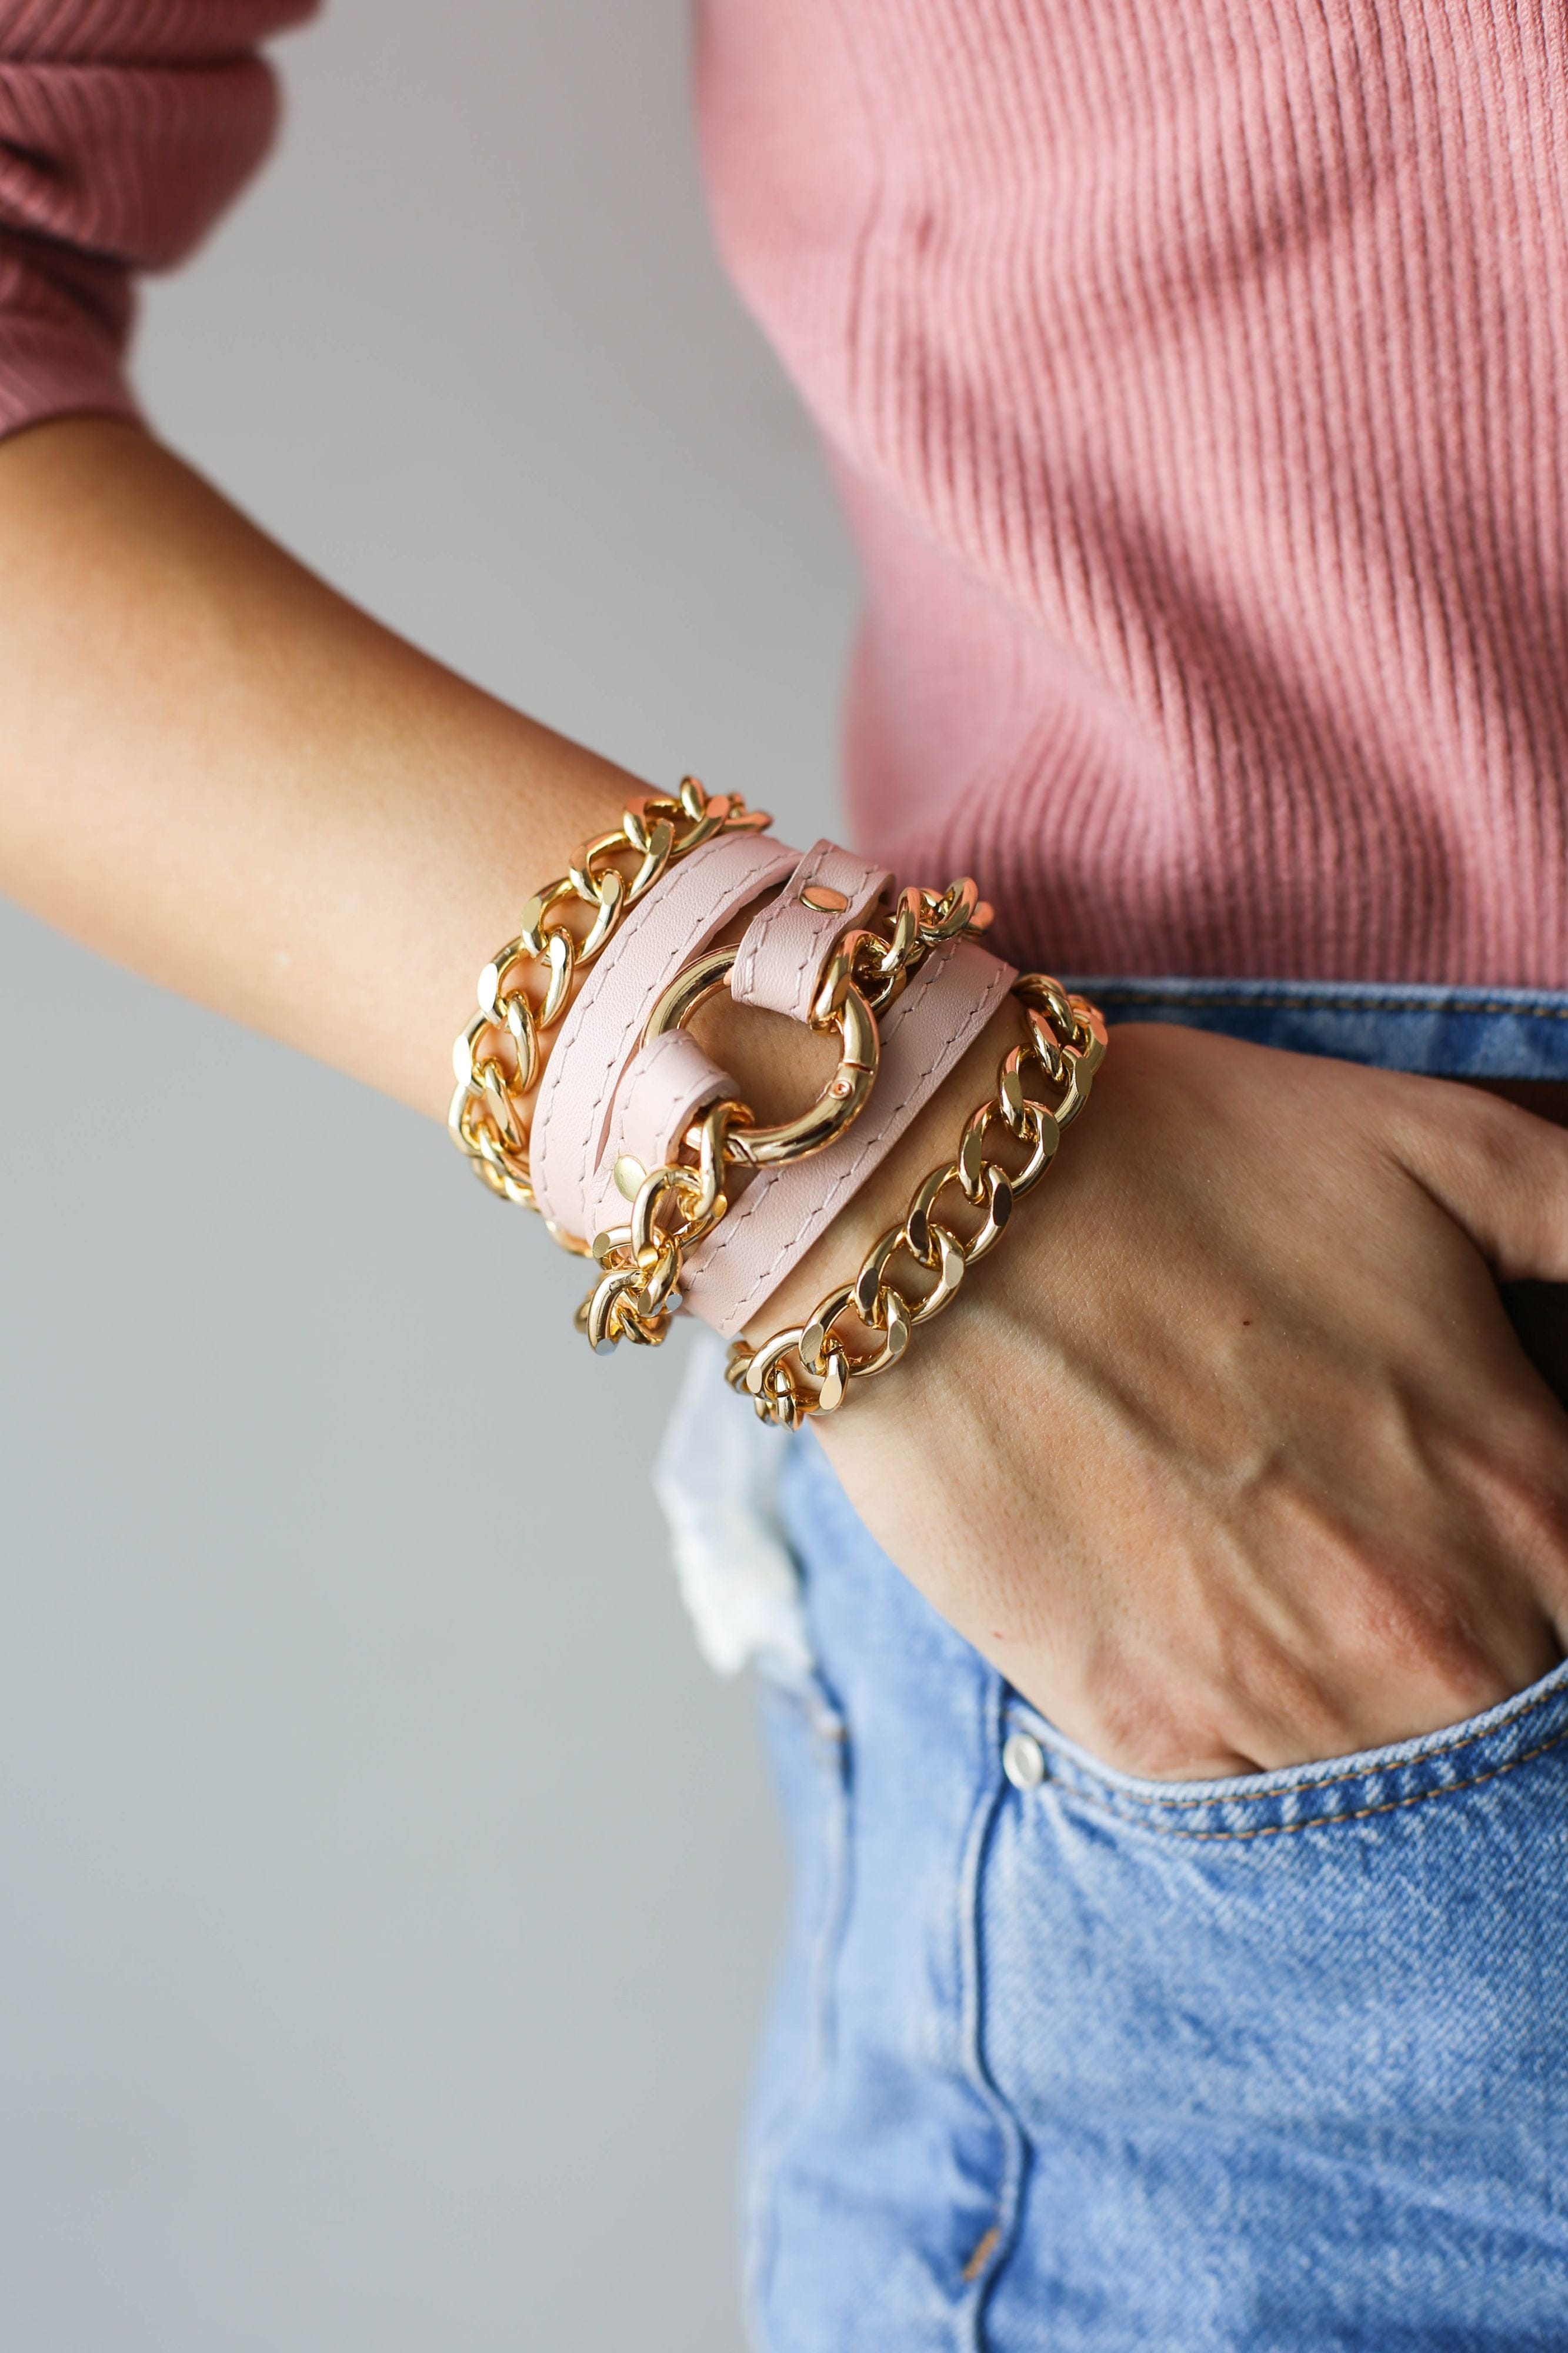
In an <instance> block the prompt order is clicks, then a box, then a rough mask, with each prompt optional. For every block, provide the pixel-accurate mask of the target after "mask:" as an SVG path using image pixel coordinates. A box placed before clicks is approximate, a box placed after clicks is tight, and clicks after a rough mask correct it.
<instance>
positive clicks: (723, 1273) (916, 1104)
mask: <svg viewBox="0 0 1568 2353" xmlns="http://www.w3.org/2000/svg"><path fill="white" fill-rule="evenodd" d="M1016 978H1017V974H1016V972H1015V971H1014V970H1013V967H1012V966H1011V965H1005V964H1003V963H1001V962H1000V961H999V959H998V958H997V957H995V956H994V955H989V954H988V953H987V951H986V950H985V949H984V948H981V947H976V946H975V944H974V943H973V941H972V940H955V941H954V942H953V943H952V945H951V946H949V947H944V948H938V949H937V950H936V951H935V953H934V954H933V955H931V956H930V957H929V958H928V959H927V961H926V962H925V963H924V964H923V965H921V969H920V970H919V972H917V973H916V975H915V976H914V978H913V979H912V980H911V981H910V985H909V987H907V988H906V989H905V991H904V993H903V995H902V996H901V997H896V998H895V999H894V1001H893V1003H892V1004H891V1005H890V1006H889V1008H888V1010H887V1012H886V1013H885V1014H884V1015H883V1016H882V1018H881V1022H880V1024H879V1027H880V1030H881V1039H882V1059H881V1066H880V1068H879V1071H878V1073H877V1083H876V1085H875V1087H873V1089H872V1091H871V1100H870V1102H869V1103H868V1104H867V1105H866V1108H865V1110H864V1111H863V1112H862V1113H860V1116H859V1118H858V1120H857V1121H856V1122H855V1124H854V1125H853V1126H852V1127H850V1128H848V1129H847V1130H846V1132H845V1134H842V1135H841V1136H839V1137H838V1138H837V1141H836V1142H835V1143H832V1144H830V1145H827V1146H826V1149H825V1150H824V1151H821V1152H816V1153H813V1155H811V1157H810V1159H809V1160H792V1161H790V1162H788V1163H787V1164H786V1165H785V1166H783V1167H781V1168H759V1169H758V1170H757V1172H756V1174H755V1175H754V1176H752V1177H751V1179H750V1180H749V1181H748V1183H747V1185H746V1188H745V1190H744V1192H743V1193H742V1195H741V1198H740V1199H739V1200H738V1201H736V1202H735V1203H734V1204H733V1206H732V1207H731V1209H730V1211H729V1214H728V1215H727V1216H726V1217H725V1218H724V1219H723V1220H722V1221H721V1224H720V1225H719V1226H718V1227H716V1228H715V1229H714V1231H713V1232H712V1233H711V1234H710V1236H709V1238H708V1240H706V1241H705V1242H700V1243H699V1244H698V1245H697V1247H696V1248H695V1249H694V1250H692V1251H691V1252H690V1254H689V1257H688V1259H687V1261H686V1273H685V1277H684V1293H685V1297H686V1300H687V1303H688V1304H689V1306H690V1308H691V1310H692V1312H693V1314H697V1315H700V1317H701V1318H702V1321H703V1322H704V1323H705V1324H711V1325H712V1327H713V1329H714V1330H715V1331H716V1332H718V1333H720V1334H721V1335H722V1336H723V1337H724V1338H725V1339H726V1340H732V1339H733V1338H734V1337H735V1336H736V1335H737V1334H738V1333H739V1332H741V1331H742V1330H743V1329H744V1327H745V1326H746V1324H749V1323H750V1322H751V1320H752V1316H753V1315H757V1314H761V1312H762V1310H763V1307H764V1306H765V1305H766V1304H767V1302H768V1301H769V1299H770V1298H771V1297H772V1296H773V1293H774V1292H775V1291H776V1290H777V1289H778V1287H779V1285H780V1283H781V1282H783V1281H784V1277H785V1276H786V1275H787V1274H788V1273H789V1271H790V1269H791V1268H792V1267H795V1266H798V1265H799V1263H800V1261H801V1260H802V1259H803V1258H804V1257H805V1253H806V1251H807V1250H809V1249H810V1248H811V1246H812V1244H813V1242H815V1241H816V1240H817V1239H818V1237H819V1236H820V1235H822V1234H824V1233H826V1230H827V1228H828V1227H829V1226H830V1225H831V1224H832V1222H833V1220H834V1219H835V1218H836V1217H837V1215H838V1212H839V1210H840V1209H841V1208H843V1207H844V1205H845V1203H846V1202H847V1201H848V1200H850V1199H852V1198H853V1197H854V1195H855V1194H856V1193H857V1192H858V1190H859V1188H860V1187H861V1186H862V1185H863V1184H864V1183H865V1181H866V1179H867V1177H868V1176H869V1175H870V1174H871V1171H872V1170H873V1169H874V1168H875V1167H877V1166H879V1163H880V1162H881V1161H883V1160H885V1159H886V1157H887V1155H888V1154H889V1152H890V1151H891V1149H892V1147H893V1145H894V1144H895V1143H896V1142H897V1140H898V1138H899V1137H900V1135H901V1134H903V1132H904V1130H905V1128H907V1127H908V1126H909V1124H910V1121H911V1120H912V1119H913V1118H914V1116H915V1113H917V1112H918V1111H919V1110H920V1109H921V1106H922V1104H924V1103H929V1101H930V1100H931V1096H932V1095H933V1094H934V1093H935V1092H936V1090H937V1088H938V1087H939V1086H940V1085H941V1084H942V1080H943V1079H944V1078H945V1077H946V1076H947V1074H948V1072H949V1071H951V1070H952V1067H953V1065H954V1064H955V1063H956V1062H957V1061H958V1060H960V1058H961V1057H962V1056H963V1053H964V1051H965V1050H966V1049H967V1048H968V1047H969V1046H970V1045H971V1044H972V1043H973V1040H974V1039H976V1038H977V1037H978V1036H979V1035H980V1032H981V1031H982V1029H984V1027H985V1024H986V1022H987V1021H989V1019H990V1018H991V1016H992V1014H993V1013H994V1011H995V1010H996V1008H997V1007H998V1005H1000V1003H1001V1002H1002V999H1003V998H1004V997H1005V995H1006V993H1007V991H1008V989H1009V988H1011V987H1012V986H1013V983H1014V981H1015V980H1016Z"/></svg>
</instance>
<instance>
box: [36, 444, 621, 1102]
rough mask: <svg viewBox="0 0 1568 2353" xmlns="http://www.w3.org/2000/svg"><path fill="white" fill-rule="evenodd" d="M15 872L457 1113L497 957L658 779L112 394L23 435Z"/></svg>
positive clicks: (409, 1096)
mask: <svg viewBox="0 0 1568 2353" xmlns="http://www.w3.org/2000/svg"><path fill="white" fill-rule="evenodd" d="M0 712H4V714H5V721H4V725H3V726H0V889H3V890H4V891H5V892H7V893H8V894H9V895H11V896H13V897H15V898H17V899H19V900H21V901H22V902H24V903H25V904H26V905H27V906H29V907H31V908H33V909H34V910H35V911H36V912H37V913H39V914H40V915H43V916H45V917H46V918H47V919H48V920H49V921H50V922H52V923H58V924H59V925H60V926H62V927H63V928H64V929H65V930H67V931H69V932H72V933H74V934H76V936H77V937H78V938H79V939H81V940H84V941H86V942H87V943H88V944H89V945H90V946H92V947H95V948H98V949H100V950H101V951H102V952H103V953H104V954H105V955H111V956H113V957H116V958H117V959H119V960H120V961H121V962H123V963H126V964H129V965H133V966H134V967H135V968H136V969H137V970H138V971H140V972H143V973H146V974H148V975H150V976H152V977H153V978H154V979H157V980H161V981H163V982H165V983H166V984H167V985H168V986H169V987H174V988H177V989H180V990H183V991H184V993H185V994H187V995H189V996H193V997H200V998H202V999H203V1000H204V1001H205V1003H207V1004H210V1005H214V1006H216V1007H217V1008H219V1009H220V1010H222V1011H224V1012H226V1013H229V1014H231V1015H233V1016H234V1017H235V1018H237V1019H238V1020H242V1021H246V1022H248V1023H250V1024H252V1025H253V1026H254V1027H256V1028H258V1029H265V1030H268V1031H269V1032H270V1033H271V1034H272V1035H273V1036H275V1037H279V1038H281V1039H286V1040H287V1041H288V1042H289V1043H290V1044H292V1045H296V1046H300V1047H303V1048H304V1049H305V1050H307V1051H308V1052H310V1053H312V1054H317V1055H320V1056H321V1057H322V1058H323V1059H324V1060H328V1061H331V1062H334V1063H336V1064H337V1065H338V1066H339V1067H340V1068H341V1069H343V1070H346V1071H352V1072H353V1074H354V1076H356V1077H358V1078H362V1079H365V1080H367V1081H369V1082H370V1083H371V1084H372V1085H374V1086H377V1087H381V1088H384V1090H385V1091H386V1092H389V1093H391V1094H395V1095H398V1096H400V1097H401V1098H402V1099H403V1101H404V1102H405V1103H413V1104H415V1105H416V1107H417V1108H419V1109H420V1110H423V1111H427V1112H430V1113H437V1114H439V1113H443V1112H444V1110H445V1107H446V1094H447V1091H448V1089H449V1085H450V1070H451V1061H450V1051H451V1042H452V1039H453V1038H454V1037H455V1036H456V1034H457V1032H458V1029H460V1028H461V1027H462V1024H463V1022H464V1020H465V1019H466V1018H467V1015H468V1011H470V1010H471V1005H472V997H473V989H474V980H475V976H476V975H477V973H478V971H479V966H480V965H481V964H482V963H483V962H484V960H485V958H486V957H487V956H488V955H489V954H490V953H491V951H492V950H493V949H494V948H495V947H497V946H498V945H499V944H500V942H501V941H502V940H504V939H506V938H509V937H510V935H511V934H512V932H513V931H515V929H516V924H517V916H518V913H519V910H520V908H521V904H522V902H523V901H524V899H525V898H526V897H527V896H528V894H529V892H531V891H532V890H534V889H535V888H536V887H537V886H538V884H540V883H541V882H542V881H545V880H546V879H547V878H548V877H549V876H551V875H552V874H556V873H559V872H560V871H562V869H563V865H564V862H565V860H566V858H567V856H568V854H569V853H570V851H571V850H572V849H573V848H574V845H575V844H576V843H577V842H579V841H581V840H582V839H584V837H585V836H586V835H588V834H590V833H592V832H595V831H596V830H598V829H600V828H603V827H605V826H608V825H613V824H614V823H615V822H616V818H618V816H619V813H620V810H621V808H622V807H623V806H624V804H625V800H626V795H627V794H628V793H630V792H634V791H637V790H640V789H643V787H642V786H640V785H639V783H638V780H637V779H636V778H634V777H631V776H627V775H626V773H625V772H624V771H623V770H621V769H619V768H616V766H614V765H612V764H611V763H610V762H609V761H607V760H602V759H599V758H597V757H596V756H595V754H593V753H591V752H586V751H584V750H583V749H581V748H580V747H579V746H578V745H575V744H569V743H567V742H565V741H564V740H563V738H562V737H560V736H558V735H555V734H552V733H551V732H550V731H549V729H547V728H544V727H541V726H537V725H536V724H535V723H533V722H532V721H531V720H529V719H525V718H524V717H522V716H521V713H520V712H515V711H511V710H509V709H508V708H507V707H506V705H505V704H503V703H500V702H496V701H495V700H494V699H493V698H492V697H491V696H489V695H487V694H484V693H481V692H480V691H479V689H478V688H476V687H473V686H470V685H468V684H467V683H466V682H465V681H463V680H461V679H459V678H457V677H455V676H454V675H453V674H452V672H451V671H449V670H444V669H443V668H442V667H441V666H440V664H439V663H437V662H434V661H431V660H429V659H426V657H425V656H424V655H422V654H420V653H418V652H416V650H415V649H413V648H412V647H411V646H408V645H406V644H405V642H404V641H403V640H402V639H401V638H397V637H395V635H394V634H393V633H392V632H391V631H390V630H388V629H384V628H381V627H380V626H379V624H377V623H376V622H374V621H373V620H371V619H370V618H368V617H367V616H366V615H364V614H363V613H361V612H359V611H358V610H357V609H356V608H355V607H353V606H352V605H350V604H349V603H347V602H346V601H345V600H344V599H343V598H342V597H341V596H336V595H334V594H333V592H332V591H331V589H330V588H328V587H326V586H324V585H323V584H322V583H321V581H319V580H317V579H315V578H314V577H313V576H312V575H310V573H309V572H307V571H306V570H305V569H304V568H303V567H302V566H301V565H298V564H296V563H295V562H293V560H292V559H291V558H290V557H289V556H288V555H286V554H283V553H282V551H281V550H280V549H279V548H278V547H276V546H274V545H273V543H271V542H270V541H269V540H268V539H267V538H265V537H264V536H263V534H262V533H260V532H258V531H257V530H256V529H255V528H254V527H253V526H252V525H251V524H250V523H249V522H247V521H246V520H245V518H244V517H243V516H241V515H239V514H237V512H235V510H234V509H233V508H232V507H230V506H228V505H227V504H226V502H225V501H223V500H222V499H221V498H219V497H218V496H217V495H216V492H215V491H212V490H211V489H209V487H208V486H207V485H206V484H205V482H203V481H202V480H200V479H199V478H198V477H197V476H196V475H195V474H194V473H193V472H192V471H191V470H189V468H187V467H185V466H184V465H182V464H181V462H180V461H179V459H176V458H174V457H173V456H171V455H170V454H169V452H168V451H166V450H164V449H163V448H159V447H158V446H157V445H156V444H155V443H154V442H153V440H152V439H150V438H149V437H148V436H147V435H146V434H144V433H143V432H142V431H141V429H140V428H139V427H136V426H134V425H131V424H127V423H121V422H113V421H110V420H107V419H97V418H76V419H68V420H65V421H61V422H58V423H54V424H49V425H45V426H41V427H37V428H35V429H34V430H33V431H31V432H27V433H23V434H20V435H17V436H16V438H14V439H12V440H10V441H7V442H5V444H3V445H0Z"/></svg>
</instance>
